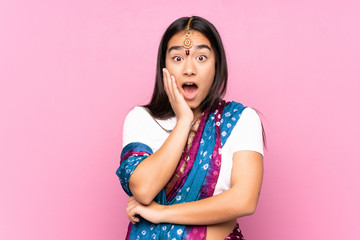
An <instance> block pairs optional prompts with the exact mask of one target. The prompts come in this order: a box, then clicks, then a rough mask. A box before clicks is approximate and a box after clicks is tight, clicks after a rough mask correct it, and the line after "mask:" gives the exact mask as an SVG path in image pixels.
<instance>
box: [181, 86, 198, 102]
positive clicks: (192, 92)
mask: <svg viewBox="0 0 360 240" xmlns="http://www.w3.org/2000/svg"><path fill="white" fill-rule="evenodd" d="M182 89H183V91H184V98H185V99H188V100H193V99H194V98H195V97H196V94H197V92H198V86H197V85H196V84H195V83H191V82H188V83H184V84H183V85H182Z"/></svg>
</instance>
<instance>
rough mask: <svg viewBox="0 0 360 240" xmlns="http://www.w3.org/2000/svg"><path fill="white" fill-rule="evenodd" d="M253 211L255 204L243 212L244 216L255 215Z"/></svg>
mask: <svg viewBox="0 0 360 240" xmlns="http://www.w3.org/2000/svg"><path fill="white" fill-rule="evenodd" d="M255 210H256V204H253V205H250V206H248V207H247V208H246V211H245V213H246V216H250V215H253V214H254V213H255Z"/></svg>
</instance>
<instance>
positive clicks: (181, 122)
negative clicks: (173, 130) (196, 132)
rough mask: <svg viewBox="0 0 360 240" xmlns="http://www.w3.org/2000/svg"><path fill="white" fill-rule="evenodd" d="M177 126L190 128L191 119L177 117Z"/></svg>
mask: <svg viewBox="0 0 360 240" xmlns="http://www.w3.org/2000/svg"><path fill="white" fill-rule="evenodd" d="M176 125H177V126H180V127H181V128H188V129H189V130H190V128H191V125H192V119H190V118H179V119H178V120H177V123H176Z"/></svg>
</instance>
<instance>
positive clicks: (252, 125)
mask: <svg viewBox="0 0 360 240" xmlns="http://www.w3.org/2000/svg"><path fill="white" fill-rule="evenodd" d="M229 140H230V142H229V144H230V146H229V147H230V151H231V152H232V153H234V152H237V151H242V150H250V151H255V152H258V153H260V154H261V155H263V156H264V150H263V135H262V125H261V120H260V117H259V115H258V114H257V113H256V111H255V110H254V109H252V108H249V107H247V108H245V109H244V111H243V112H242V114H241V116H240V119H239V120H238V122H237V123H236V125H235V127H234V129H233V130H232V132H231V135H230V136H229V139H228V141H229Z"/></svg>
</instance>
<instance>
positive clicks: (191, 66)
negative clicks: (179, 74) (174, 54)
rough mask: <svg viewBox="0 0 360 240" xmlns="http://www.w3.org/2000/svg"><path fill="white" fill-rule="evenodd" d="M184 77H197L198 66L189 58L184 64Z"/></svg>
mask: <svg viewBox="0 0 360 240" xmlns="http://www.w3.org/2000/svg"><path fill="white" fill-rule="evenodd" d="M183 72H184V75H185V76H189V77H190V76H195V75H196V66H195V63H194V62H193V61H192V59H190V58H188V59H186V60H185V62H184V70H183Z"/></svg>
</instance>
